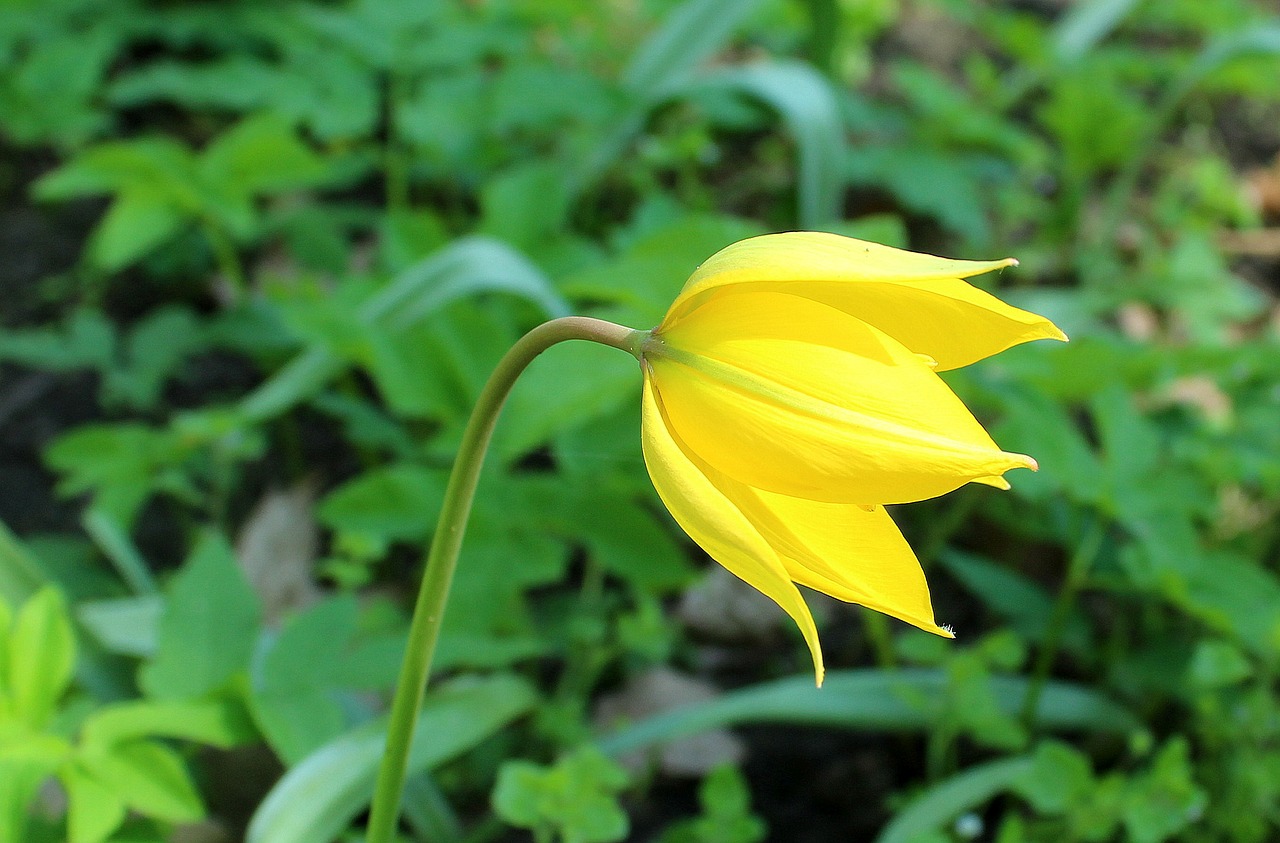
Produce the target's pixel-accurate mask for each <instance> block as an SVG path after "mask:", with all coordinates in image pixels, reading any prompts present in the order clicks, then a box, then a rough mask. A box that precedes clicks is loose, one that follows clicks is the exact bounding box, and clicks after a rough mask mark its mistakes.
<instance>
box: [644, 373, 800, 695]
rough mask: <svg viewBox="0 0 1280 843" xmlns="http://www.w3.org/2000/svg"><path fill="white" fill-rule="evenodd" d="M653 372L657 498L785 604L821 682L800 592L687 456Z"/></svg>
mask: <svg viewBox="0 0 1280 843" xmlns="http://www.w3.org/2000/svg"><path fill="white" fill-rule="evenodd" d="M661 400H662V399H661V397H660V396H659V394H657V392H656V391H655V387H654V382H653V378H652V377H651V376H650V373H649V372H648V371H646V372H645V377H644V396H643V404H642V409H641V441H642V444H643V450H644V461H645V466H646V467H647V468H648V469H649V477H650V478H651V479H652V480H653V485H654V488H655V489H657V490H658V497H660V498H662V502H663V503H664V504H665V505H666V507H667V509H668V510H669V511H670V512H671V514H672V516H673V517H674V518H675V519H676V522H677V523H678V524H679V525H680V526H681V528H683V529H684V531H685V532H686V533H688V534H689V536H690V538H692V539H693V540H694V541H695V542H697V543H698V545H699V546H700V547H701V548H702V549H703V550H705V551H706V552H707V553H708V554H709V555H710V556H711V558H713V559H715V560H716V561H717V562H719V563H720V564H721V565H723V566H724V567H725V568H727V569H728V570H729V571H730V572H732V573H733V574H734V575H736V576H737V577H739V578H740V579H742V580H743V581H744V582H746V583H748V584H749V585H751V586H753V587H754V588H756V589H758V590H759V591H760V592H761V593H763V594H764V595H766V596H767V597H769V598H770V599H772V600H773V601H774V602H775V603H777V604H778V605H779V606H781V607H782V609H783V611H785V612H786V613H787V614H788V615H790V616H791V618H792V619H793V620H794V621H795V622H796V625H797V626H799V627H800V632H801V634H802V635H803V636H804V639H805V642H806V643H807V644H808V645H809V652H810V654H811V655H812V656H813V667H814V672H815V676H816V679H817V682H818V684H819V685H821V684H822V675H823V665H822V650H821V649H820V647H819V645H818V631H817V628H816V627H815V626H814V623H813V616H812V615H810V614H809V607H808V606H806V605H805V602H804V598H802V597H801V596H800V591H799V590H798V589H797V588H796V587H795V584H794V583H792V581H791V578H790V577H789V576H788V575H787V572H786V569H785V568H784V567H783V565H782V562H781V561H780V560H779V559H778V555H777V554H776V553H775V552H774V550H773V548H771V547H770V546H769V543H768V542H766V541H765V540H764V538H763V537H762V536H761V535H760V533H759V532H758V531H757V530H756V529H755V527H753V526H752V524H751V522H750V521H749V520H748V519H747V518H746V517H745V516H744V515H743V514H742V512H741V511H740V510H739V509H738V508H737V507H736V506H734V504H733V502H732V501H730V500H729V499H728V498H726V497H725V496H724V494H723V493H722V492H721V491H720V490H719V489H717V488H716V487H715V485H714V484H712V482H711V481H710V480H709V479H708V478H707V476H706V475H705V474H703V473H702V471H701V470H699V469H698V467H697V466H695V465H694V464H693V463H692V462H690V460H689V457H688V456H687V455H686V453H685V451H684V449H683V447H682V444H681V442H680V441H679V438H678V436H677V435H675V434H673V433H672V431H671V430H670V429H669V428H668V425H667V420H666V418H665V415H664V413H663V410H662V407H661V404H660V402H661Z"/></svg>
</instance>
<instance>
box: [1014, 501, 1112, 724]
mask: <svg viewBox="0 0 1280 843" xmlns="http://www.w3.org/2000/svg"><path fill="white" fill-rule="evenodd" d="M1103 535H1104V531H1103V527H1102V520H1101V519H1100V518H1098V517H1097V516H1092V518H1091V520H1090V522H1089V526H1088V527H1087V528H1086V529H1085V533H1084V536H1083V537H1082V538H1081V539H1080V544H1078V545H1077V546H1076V552H1075V554H1074V555H1073V556H1072V557H1071V561H1070V562H1068V563H1067V577H1066V580H1065V581H1064V582H1063V583H1062V589H1061V590H1060V591H1059V592H1058V597H1057V600H1056V601H1055V602H1054V604H1053V610H1052V612H1051V614H1050V615H1049V624H1048V626H1047V627H1046V628H1045V634H1044V641H1043V642H1042V643H1041V645H1040V649H1039V651H1037V653H1036V661H1035V666H1034V667H1033V668H1032V673H1031V684H1030V685H1029V686H1028V687H1027V696H1026V697H1025V698H1024V699H1023V701H1022V723H1023V725H1025V726H1026V728H1027V729H1028V730H1031V729H1032V728H1034V726H1035V722H1036V714H1037V711H1038V710H1039V707H1040V695H1041V694H1042V693H1043V692H1044V685H1045V682H1047V681H1048V680H1049V668H1050V667H1052V666H1053V659H1054V656H1056V655H1057V654H1058V645H1059V644H1060V643H1061V642H1062V633H1063V632H1064V630H1065V629H1066V626H1067V620H1068V619H1069V618H1070V616H1071V607H1072V606H1073V605H1075V602H1076V595H1077V594H1079V593H1080V589H1081V588H1082V587H1083V586H1084V582H1085V579H1086V578H1087V577H1088V575H1089V569H1090V568H1091V567H1093V560H1094V559H1095V558H1096V557H1097V555H1098V551H1099V550H1101V549H1102V537H1103Z"/></svg>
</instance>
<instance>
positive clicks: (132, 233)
mask: <svg viewBox="0 0 1280 843" xmlns="http://www.w3.org/2000/svg"><path fill="white" fill-rule="evenodd" d="M185 221H186V217H185V215H184V214H183V212H182V211H181V210H180V209H179V208H178V207H177V206H175V205H174V204H173V202H172V201H171V198H170V197H169V196H167V195H165V194H164V193H160V192H156V191H153V190H150V189H148V188H127V189H125V190H124V191H122V192H121V193H120V195H119V196H118V197H117V198H116V200H115V201H114V202H112V203H111V207H110V208H109V209H108V210H107V213H106V215H105V216H104V217H103V218H102V220H101V222H99V223H98V227H97V228H96V229H95V230H94V232H93V238H92V240H91V241H90V246H89V258H90V259H91V260H92V261H93V262H94V263H95V264H97V265H98V266H99V267H101V268H103V269H105V270H107V271H108V272H116V271H119V270H121V269H123V268H124V267H126V266H128V265H129V264H131V263H133V262H134V261H136V260H138V259H139V258H141V257H143V256H145V255H147V254H149V253H150V252H151V251H152V250H153V249H155V248H156V247H157V246H159V245H160V244H162V243H164V242H165V241H167V240H168V239H169V238H171V237H173V235H175V234H177V233H178V230H179V228H181V227H182V224H183V223H184V222H185Z"/></svg>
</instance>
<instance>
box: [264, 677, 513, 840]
mask: <svg viewBox="0 0 1280 843" xmlns="http://www.w3.org/2000/svg"><path fill="white" fill-rule="evenodd" d="M535 699H536V697H535V694H534V692H533V690H532V689H531V688H530V687H529V686H528V685H526V684H525V683H524V682H522V681H520V680H518V679H516V678H515V677H512V676H507V675H497V676H493V677H490V678H487V679H475V680H469V681H467V680H459V681H455V682H451V683H449V684H448V685H445V686H442V687H440V688H436V689H432V690H430V691H429V692H428V693H427V697H426V701H425V703H424V704H423V708H422V713H421V714H420V715H419V717H418V724H417V728H416V731H415V739H414V742H413V749H412V751H411V753H410V758H409V770H410V772H411V773H413V772H417V771H419V770H425V769H429V768H431V767H434V766H436V765H438V764H440V763H442V762H443V761H446V760H448V759H450V758H453V757H454V756H456V755H459V754H461V753H463V752H465V751H467V750H468V749H470V748H472V747H473V746H475V745H476V744H477V743H479V742H480V741H482V740H484V739H485V738H487V737H489V736H490V735H492V734H493V733H494V732H496V731H497V730H499V729H501V728H502V727H503V726H505V725H506V724H507V723H508V722H510V721H511V720H513V719H514V718H516V717H519V716H520V715H521V714H524V713H525V712H526V711H528V710H529V709H530V707H531V706H532V705H533V704H534V701H535ZM385 729H386V726H385V722H383V721H378V722H376V723H370V724H366V725H365V726H362V727H360V728H358V729H356V730H354V731H352V732H349V733H348V734H346V735H344V736H343V737H341V738H338V739H337V740H334V741H331V742H330V743H328V744H326V745H325V746H323V747H321V748H320V749H318V750H316V751H315V752H313V753H312V754H311V755H309V756H307V758H305V759H303V760H302V761H301V762H300V763H298V764H296V765H294V766H293V767H292V768H290V770H289V771H288V772H287V773H285V775H284V778H282V779H281V780H280V781H279V782H278V783H277V784H276V786H275V787H274V788H272V790H271V792H270V793H269V794H267V797H266V799H265V800H263V802H262V804H261V806H260V807H259V808H258V811H257V813H255V814H254V816H253V820H252V821H251V822H250V824H249V830H248V832H247V834H246V837H245V839H246V842H247V843H315V841H317V840H332V839H334V838H336V837H338V836H339V835H340V834H341V833H342V832H343V831H344V830H345V829H346V828H347V827H348V826H349V824H350V823H351V821H352V820H353V819H354V818H355V817H356V815H357V814H359V813H360V811H361V810H362V809H364V808H365V807H366V806H367V805H368V804H369V799H370V797H371V796H372V794H373V785H374V780H375V779H376V777H377V768H378V763H379V761H380V760H381V758H382V753H383V747H384V746H385V741H386V737H385Z"/></svg>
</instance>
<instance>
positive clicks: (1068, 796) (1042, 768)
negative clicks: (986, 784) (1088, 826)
mask: <svg viewBox="0 0 1280 843" xmlns="http://www.w3.org/2000/svg"><path fill="white" fill-rule="evenodd" d="M1033 759H1034V763H1033V764H1032V768H1031V770H1030V771H1029V772H1028V774H1027V775H1026V776H1025V777H1024V778H1021V779H1019V780H1018V781H1016V782H1014V784H1013V789H1014V790H1016V791H1017V792H1018V793H1019V794H1021V795H1022V796H1023V797H1024V798H1025V799H1026V800H1027V801H1028V802H1030V803H1031V805H1032V806H1033V807H1034V808H1035V809H1036V810H1037V811H1039V812H1040V813H1042V814H1065V813H1067V812H1068V811H1070V810H1072V809H1074V808H1077V807H1079V806H1081V805H1083V804H1084V803H1085V801H1086V800H1087V799H1088V798H1089V796H1090V795H1091V793H1090V792H1091V790H1092V789H1093V785H1094V779H1093V766H1092V765H1091V764H1090V763H1089V757H1088V756H1087V755H1085V754H1084V753H1082V752H1080V751H1079V750H1077V749H1074V748H1072V747H1070V746H1067V745H1066V744H1062V743H1058V742H1056V741H1045V742H1043V743H1041V744H1040V745H1039V746H1037V747H1036V750H1035V753H1034V754H1033Z"/></svg>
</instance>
